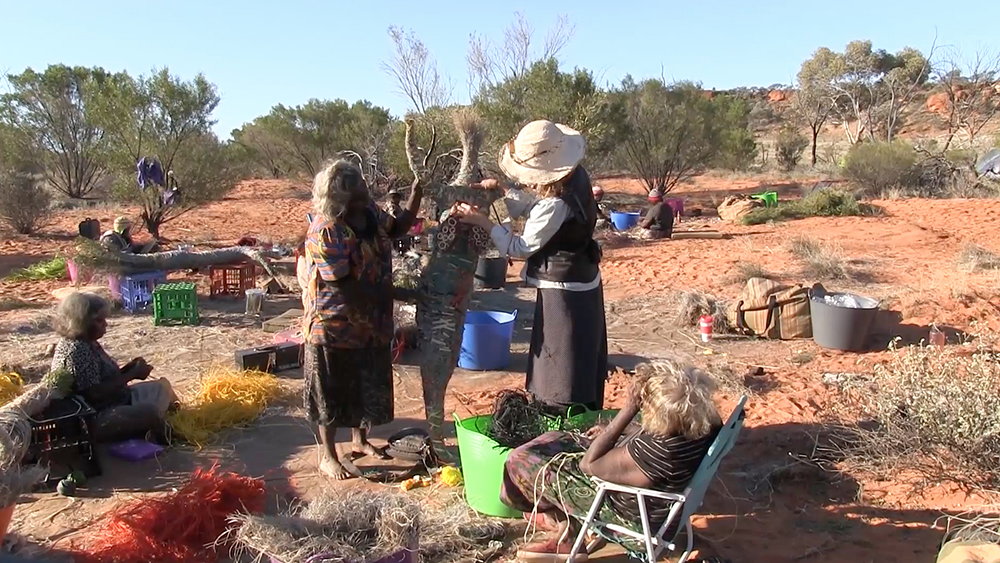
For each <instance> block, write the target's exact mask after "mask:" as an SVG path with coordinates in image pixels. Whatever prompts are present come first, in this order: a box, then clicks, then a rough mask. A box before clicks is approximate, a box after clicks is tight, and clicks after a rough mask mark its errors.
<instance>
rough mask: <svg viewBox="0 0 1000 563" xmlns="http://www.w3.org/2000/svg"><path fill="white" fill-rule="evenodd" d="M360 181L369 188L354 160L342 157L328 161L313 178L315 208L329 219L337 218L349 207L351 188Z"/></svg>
mask: <svg viewBox="0 0 1000 563" xmlns="http://www.w3.org/2000/svg"><path fill="white" fill-rule="evenodd" d="M359 183H360V184H362V185H364V186H365V189H367V187H368V186H367V184H365V178H364V176H363V175H362V174H361V169H360V168H358V166H357V165H356V164H354V163H353V162H350V161H348V160H343V159H340V160H334V161H332V162H329V163H327V164H326V165H325V166H324V167H323V169H322V170H320V171H319V172H318V173H317V174H316V177H315V178H313V187H312V203H313V209H315V210H316V213H319V214H320V215H322V216H323V217H324V218H325V219H326V220H327V221H333V220H335V219H337V218H338V217H340V216H341V215H343V213H344V210H345V209H347V204H348V202H350V201H351V190H353V189H354V188H355V187H356V186H357V185H358V184H359Z"/></svg>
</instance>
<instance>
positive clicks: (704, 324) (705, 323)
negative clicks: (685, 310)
mask: <svg viewBox="0 0 1000 563" xmlns="http://www.w3.org/2000/svg"><path fill="white" fill-rule="evenodd" d="M714 322H715V319H713V318H712V316H711V315H705V316H703V317H701V318H700V319H698V324H699V325H700V327H701V341H702V342H710V341H711V340H712V324H714Z"/></svg>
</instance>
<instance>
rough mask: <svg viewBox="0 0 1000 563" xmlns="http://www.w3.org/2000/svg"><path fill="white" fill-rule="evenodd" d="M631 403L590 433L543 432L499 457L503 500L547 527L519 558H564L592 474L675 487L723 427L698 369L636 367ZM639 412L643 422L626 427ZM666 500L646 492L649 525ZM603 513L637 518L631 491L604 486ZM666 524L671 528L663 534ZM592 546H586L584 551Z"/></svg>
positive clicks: (658, 520) (590, 491) (587, 502)
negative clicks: (503, 459)
mask: <svg viewBox="0 0 1000 563" xmlns="http://www.w3.org/2000/svg"><path fill="white" fill-rule="evenodd" d="M636 374H637V379H636V380H635V382H634V384H633V387H632V390H631V393H630V395H629V399H628V403H627V404H626V406H625V407H624V408H623V409H622V410H621V411H619V413H618V415H617V416H616V417H615V418H614V420H612V421H611V423H610V424H608V425H607V427H605V428H600V427H595V428H592V429H591V430H590V432H588V434H587V436H590V437H593V439H590V438H588V437H579V436H575V435H573V434H570V433H567V432H548V433H546V434H543V435H541V436H540V437H538V438H535V439H534V440H532V441H530V442H528V443H526V444H524V445H523V446H521V447H518V448H515V449H514V450H513V451H511V452H510V455H509V457H508V458H507V461H506V463H505V464H504V473H503V484H502V486H501V490H500V500H501V501H503V503H504V504H506V505H507V506H509V507H511V508H513V509H515V510H520V511H522V512H524V513H525V517H526V518H527V519H528V520H529V521H531V522H532V523H533V524H534V525H535V526H536V527H537V528H538V529H540V530H543V531H549V532H552V533H551V534H550V535H548V537H546V539H545V540H544V541H542V542H540V543H534V544H530V545H526V546H524V547H522V548H521V550H520V551H519V552H518V559H519V560H521V561H532V560H535V561H538V560H546V561H548V560H553V559H556V558H558V557H559V556H562V557H563V558H565V556H566V555H568V554H569V551H570V549H571V548H572V547H573V541H574V540H575V539H576V534H577V533H579V522H580V521H582V520H583V519H584V518H586V516H587V513H588V512H589V510H590V506H591V504H593V502H594V498H595V497H596V489H595V487H594V484H593V482H592V481H591V480H590V476H594V477H597V478H599V479H603V480H605V481H610V482H613V483H617V484H621V485H629V486H633V487H642V488H646V489H655V490H658V491H664V492H671V493H680V492H683V491H684V489H685V488H686V487H687V485H688V483H689V482H690V481H691V479H692V478H693V477H694V474H695V472H696V471H697V470H698V467H699V466H700V465H701V460H702V458H703V457H705V454H706V453H707V452H708V448H709V446H711V444H712V441H713V440H715V436H716V435H717V434H718V432H719V430H720V429H721V428H722V419H721V417H720V416H719V412H718V410H717V409H716V407H715V404H714V403H713V401H712V392H713V390H714V387H715V386H714V383H713V381H712V380H711V379H710V378H709V376H708V375H706V374H705V373H704V372H702V371H701V370H699V369H697V368H695V367H693V366H690V365H684V364H679V363H675V362H673V361H670V360H658V361H655V362H652V363H649V364H643V365H640V366H639V367H637V368H636ZM636 415H641V422H640V423H639V424H638V425H637V428H635V430H632V431H630V432H628V433H626V431H627V430H629V428H630V426H631V425H633V419H635V417H636ZM670 504H671V503H670V502H669V501H665V500H661V499H654V498H650V499H648V500H647V502H646V511H647V514H648V515H649V519H650V521H651V524H652V527H653V529H654V530H655V529H658V528H659V527H660V526H661V525H662V524H663V522H664V521H665V520H666V518H667V516H668V514H669V512H670ZM601 517H602V518H603V519H607V520H617V521H618V522H619V523H622V524H624V525H627V526H630V527H635V526H638V525H639V522H640V513H639V506H638V504H637V503H636V499H635V497H634V496H630V495H620V494H615V493H609V494H608V496H607V502H606V503H605V508H604V511H603V512H602V513H601ZM669 535H670V532H669V531H668V537H669ZM595 547H596V544H595V543H592V544H591V545H589V546H588V551H591V550H592V549H593V548H595Z"/></svg>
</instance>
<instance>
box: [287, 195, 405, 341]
mask: <svg viewBox="0 0 1000 563" xmlns="http://www.w3.org/2000/svg"><path fill="white" fill-rule="evenodd" d="M367 213H368V225H369V228H368V230H367V232H355V231H354V230H353V229H351V228H350V227H349V226H347V223H346V222H345V221H343V220H341V219H338V220H335V221H328V220H326V219H325V218H323V217H321V216H320V217H316V218H314V219H313V221H312V223H311V224H310V225H309V232H308V234H307V238H306V245H305V247H306V250H305V254H306V267H307V274H306V279H307V280H308V284H307V286H306V291H305V293H304V295H303V298H302V303H303V305H304V306H305V316H304V318H303V323H304V324H303V328H302V334H303V335H305V337H306V342H308V343H310V344H316V345H324V346H331V347H334V348H365V347H368V346H371V345H378V346H385V345H388V344H389V343H390V342H392V336H393V328H394V327H393V318H392V246H391V243H390V239H391V237H393V236H397V233H396V232H395V230H396V221H395V219H394V218H393V217H392V216H391V215H389V214H388V213H386V212H385V211H383V210H381V209H379V208H378V207H377V206H376V205H375V204H374V202H373V203H372V204H371V205H370V206H369V207H368V210H367ZM346 279H354V280H358V281H360V282H362V283H361V284H360V286H359V287H358V288H357V289H358V291H359V296H358V299H357V300H356V301H348V300H347V298H346V297H345V295H344V293H343V292H342V290H341V288H340V286H339V284H338V283H337V282H339V281H341V280H346Z"/></svg>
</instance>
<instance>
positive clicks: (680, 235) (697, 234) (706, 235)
mask: <svg viewBox="0 0 1000 563" xmlns="http://www.w3.org/2000/svg"><path fill="white" fill-rule="evenodd" d="M670 238H671V239H673V240H690V239H723V238H729V235H727V234H726V233H720V232H719V231H674V232H673V233H671V235H670Z"/></svg>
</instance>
